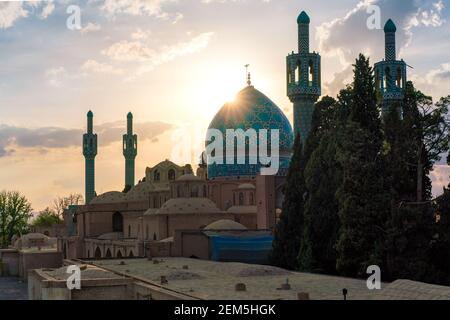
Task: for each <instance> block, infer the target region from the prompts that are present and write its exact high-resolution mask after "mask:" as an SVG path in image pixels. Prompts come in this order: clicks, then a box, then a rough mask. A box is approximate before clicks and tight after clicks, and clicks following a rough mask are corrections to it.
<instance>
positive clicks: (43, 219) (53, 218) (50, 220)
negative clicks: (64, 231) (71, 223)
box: [31, 207, 63, 227]
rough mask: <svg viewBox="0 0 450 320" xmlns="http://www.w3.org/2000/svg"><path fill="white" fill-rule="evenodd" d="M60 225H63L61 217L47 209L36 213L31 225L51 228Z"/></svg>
mask: <svg viewBox="0 0 450 320" xmlns="http://www.w3.org/2000/svg"><path fill="white" fill-rule="evenodd" d="M60 223H63V220H62V218H61V215H59V214H57V213H56V212H55V211H54V210H52V209H50V208H48V207H47V208H45V209H44V210H42V211H40V212H39V213H38V215H37V216H36V217H35V218H34V220H33V221H32V223H31V225H32V226H35V227H51V226H53V225H55V224H60Z"/></svg>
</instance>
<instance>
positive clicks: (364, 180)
mask: <svg viewBox="0 0 450 320" xmlns="http://www.w3.org/2000/svg"><path fill="white" fill-rule="evenodd" d="M354 67H355V71H354V80H353V86H352V91H351V94H350V96H349V97H348V101H345V104H346V105H347V106H348V117H347V119H346V121H345V122H344V123H343V124H342V125H341V126H339V128H338V130H337V152H336V157H337V162H338V163H339V165H340V166H341V168H342V182H341V184H340V186H339V188H338V190H337V192H336V198H337V202H338V208H339V218H340V223H341V225H340V230H339V237H338V241H337V246H336V248H337V259H336V267H337V270H338V272H339V273H340V274H343V275H346V276H359V277H361V276H364V275H365V274H366V268H367V267H368V266H369V265H373V264H375V265H379V266H381V265H382V262H383V252H384V237H385V232H386V231H385V229H384V227H385V221H386V216H387V210H386V209H387V207H388V206H387V204H388V201H389V193H388V192H387V191H386V181H385V180H384V173H383V169H384V163H383V157H382V132H381V120H380V116H379V109H378V108H377V103H376V92H375V86H374V79H373V74H372V68H371V67H370V64H369V60H368V59H366V58H365V57H364V56H363V55H360V56H359V58H358V59H357V60H356V63H355V65H354Z"/></svg>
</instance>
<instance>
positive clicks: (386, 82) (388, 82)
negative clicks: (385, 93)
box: [384, 67, 392, 90]
mask: <svg viewBox="0 0 450 320" xmlns="http://www.w3.org/2000/svg"><path fill="white" fill-rule="evenodd" d="M391 79H392V76H391V69H389V67H386V69H385V70H384V88H385V89H386V90H387V89H390V88H391Z"/></svg>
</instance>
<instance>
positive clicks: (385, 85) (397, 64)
mask: <svg viewBox="0 0 450 320" xmlns="http://www.w3.org/2000/svg"><path fill="white" fill-rule="evenodd" d="M396 32H397V27H396V26H395V23H394V22H393V21H392V20H391V19H389V20H388V21H387V22H386V25H385V26H384V35H385V57H384V60H383V61H380V62H378V63H376V64H375V67H374V69H375V84H376V87H377V90H378V92H379V93H380V97H381V99H382V114H383V115H386V114H387V113H388V112H389V109H390V106H391V105H392V104H394V103H398V107H397V108H398V112H399V115H400V117H402V116H403V110H402V107H401V102H402V100H403V97H404V90H405V86H406V81H407V72H406V63H405V61H403V59H402V60H397V51H396V43H395V42H396V41H395V33H396Z"/></svg>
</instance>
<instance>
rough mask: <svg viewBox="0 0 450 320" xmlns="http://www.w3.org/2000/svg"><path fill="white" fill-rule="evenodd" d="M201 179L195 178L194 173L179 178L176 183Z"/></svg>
mask: <svg viewBox="0 0 450 320" xmlns="http://www.w3.org/2000/svg"><path fill="white" fill-rule="evenodd" d="M201 180H202V179H200V178H199V177H196V176H194V175H193V174H192V173H188V174H184V175H182V176H181V177H179V178H178V179H177V180H176V181H201Z"/></svg>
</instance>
